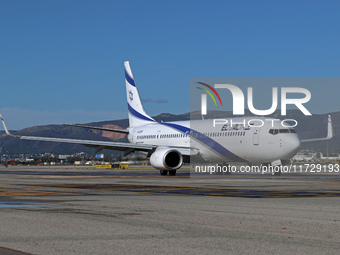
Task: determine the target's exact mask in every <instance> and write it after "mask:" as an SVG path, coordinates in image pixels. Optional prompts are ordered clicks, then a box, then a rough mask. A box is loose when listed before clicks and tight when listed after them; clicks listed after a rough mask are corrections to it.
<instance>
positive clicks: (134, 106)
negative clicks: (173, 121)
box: [124, 61, 156, 127]
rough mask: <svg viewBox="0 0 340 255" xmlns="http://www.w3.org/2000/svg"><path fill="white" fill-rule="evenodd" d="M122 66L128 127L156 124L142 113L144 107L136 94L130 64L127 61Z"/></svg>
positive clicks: (136, 90)
mask: <svg viewBox="0 0 340 255" xmlns="http://www.w3.org/2000/svg"><path fill="white" fill-rule="evenodd" d="M124 66H125V83H126V96H127V103H128V108H129V123H130V127H135V126H141V125H145V124H149V123H152V122H156V121H155V120H154V119H153V118H151V117H150V116H149V115H147V114H146V112H145V111H144V107H143V105H142V101H141V99H140V96H139V93H138V89H137V86H136V83H135V79H134V78H133V74H132V71H131V67H130V62H129V61H126V62H124Z"/></svg>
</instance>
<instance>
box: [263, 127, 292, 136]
mask: <svg viewBox="0 0 340 255" xmlns="http://www.w3.org/2000/svg"><path fill="white" fill-rule="evenodd" d="M269 133H270V134H272V135H277V134H287V133H296V131H295V129H293V128H282V129H270V130H269Z"/></svg>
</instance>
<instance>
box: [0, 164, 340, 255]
mask: <svg viewBox="0 0 340 255" xmlns="http://www.w3.org/2000/svg"><path fill="white" fill-rule="evenodd" d="M141 169H142V170H141ZM0 180H1V181H0V215H1V217H0V230H1V231H0V254H4V255H23V254H51V255H53V254H339V252H340V230H339V229H340V173H335V172H332V173H330V172H327V173H326V172H323V173H310V172H303V173H287V174H282V175H281V176H273V175H271V174H249V173H236V174H231V175H223V176H217V177H216V178H193V177H190V171H189V170H178V174H177V176H160V175H159V171H157V170H153V169H147V168H142V167H141V168H138V167H135V168H134V169H130V170H117V169H105V170H103V169H96V168H94V167H92V166H91V167H83V166H78V167H75V166H63V167H60V166H39V167H38V166H11V167H8V168H5V167H4V166H0Z"/></svg>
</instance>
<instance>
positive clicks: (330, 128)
mask: <svg viewBox="0 0 340 255" xmlns="http://www.w3.org/2000/svg"><path fill="white" fill-rule="evenodd" d="M332 137H333V126H332V118H331V115H328V124H327V136H326V137H325V138H313V139H304V140H301V142H303V143H306V142H317V141H325V140H329V139H332Z"/></svg>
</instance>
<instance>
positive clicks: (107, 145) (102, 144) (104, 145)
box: [0, 113, 199, 156]
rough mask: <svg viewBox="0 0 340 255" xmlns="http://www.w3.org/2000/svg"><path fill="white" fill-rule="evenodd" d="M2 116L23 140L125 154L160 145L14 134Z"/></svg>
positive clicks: (186, 150)
mask: <svg viewBox="0 0 340 255" xmlns="http://www.w3.org/2000/svg"><path fill="white" fill-rule="evenodd" d="M0 118H1V121H2V124H3V126H4V129H5V132H6V134H7V135H9V136H12V137H15V138H19V139H21V140H31V141H45V142H58V143H73V144H82V145H84V146H86V147H93V148H95V149H96V151H95V153H97V152H99V151H101V150H103V149H111V150H118V151H124V156H125V155H127V154H129V153H131V152H134V151H145V152H150V153H152V152H153V151H155V150H156V149H157V147H158V145H150V144H132V143H119V142H110V141H94V140H81V139H67V138H53V137H39V136H18V135H13V134H11V133H10V132H9V130H8V128H7V126H6V123H5V121H4V119H3V117H2V115H1V113H0ZM111 131H112V130H111ZM121 131H122V130H121ZM124 131H125V130H124ZM171 148H173V149H176V150H178V151H179V152H180V153H181V154H182V155H184V156H191V155H197V154H198V152H199V151H198V150H196V149H193V148H188V147H175V146H171Z"/></svg>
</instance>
